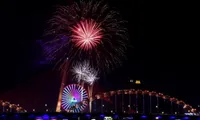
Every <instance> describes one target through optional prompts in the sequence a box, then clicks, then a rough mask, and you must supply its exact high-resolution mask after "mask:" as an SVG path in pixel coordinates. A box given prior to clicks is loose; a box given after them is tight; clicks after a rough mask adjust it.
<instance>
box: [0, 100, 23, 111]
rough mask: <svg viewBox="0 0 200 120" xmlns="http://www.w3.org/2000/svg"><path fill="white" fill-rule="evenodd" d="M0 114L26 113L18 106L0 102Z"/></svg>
mask: <svg viewBox="0 0 200 120" xmlns="http://www.w3.org/2000/svg"><path fill="white" fill-rule="evenodd" d="M1 112H17V113H22V112H26V110H24V109H23V108H22V107H20V106H19V105H16V104H11V103H10V102H8V101H3V100H0V113H1Z"/></svg>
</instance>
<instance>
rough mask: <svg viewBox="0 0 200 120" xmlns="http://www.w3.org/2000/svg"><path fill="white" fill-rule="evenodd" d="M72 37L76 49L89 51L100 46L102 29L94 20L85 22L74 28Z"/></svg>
mask: <svg viewBox="0 0 200 120" xmlns="http://www.w3.org/2000/svg"><path fill="white" fill-rule="evenodd" d="M71 37H72V41H73V42H74V43H75V46H76V47H78V48H80V49H83V50H89V49H92V48H95V47H96V46H97V45H98V44H100V42H101V38H102V29H101V28H100V24H98V23H96V22H95V21H94V20H83V21H80V22H79V23H78V24H76V25H75V26H74V27H73V28H72V35H71Z"/></svg>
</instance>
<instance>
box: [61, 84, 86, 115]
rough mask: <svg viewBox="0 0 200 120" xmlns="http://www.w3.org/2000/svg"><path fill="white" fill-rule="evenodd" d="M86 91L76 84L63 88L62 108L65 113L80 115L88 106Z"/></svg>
mask: <svg viewBox="0 0 200 120" xmlns="http://www.w3.org/2000/svg"><path fill="white" fill-rule="evenodd" d="M87 101H88V95H87V92H86V90H85V89H84V88H83V87H82V86H80V85H77V84H71V85H68V86H66V87H65V88H64V90H63V94H62V108H63V110H65V111H66V112H71V113H80V112H82V111H84V109H85V108H86V107H87V105H88V102H87Z"/></svg>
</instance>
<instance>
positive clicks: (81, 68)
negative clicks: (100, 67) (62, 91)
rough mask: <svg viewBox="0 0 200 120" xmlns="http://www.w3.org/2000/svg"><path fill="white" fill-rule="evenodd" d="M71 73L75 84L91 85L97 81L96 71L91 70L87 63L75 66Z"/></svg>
mask: <svg viewBox="0 0 200 120" xmlns="http://www.w3.org/2000/svg"><path fill="white" fill-rule="evenodd" d="M72 72H73V74H74V76H75V80H77V82H81V81H83V82H84V83H88V84H90V85H92V84H93V83H94V82H95V81H96V80H97V79H98V77H97V75H98V71H96V70H95V69H93V68H92V67H91V66H90V65H89V62H88V61H85V62H83V63H79V64H76V65H75V66H74V67H73V69H72Z"/></svg>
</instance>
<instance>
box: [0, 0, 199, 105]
mask: <svg viewBox="0 0 200 120" xmlns="http://www.w3.org/2000/svg"><path fill="white" fill-rule="evenodd" d="M66 1H70V0H66ZM112 1H114V2H111V3H112V6H113V7H116V8H117V9H118V10H119V11H120V12H121V14H122V16H123V18H124V19H125V20H127V21H128V26H129V27H128V29H129V34H130V41H131V44H132V46H133V48H131V49H130V50H129V51H128V60H127V61H125V62H124V66H123V67H121V68H119V69H117V70H115V71H114V72H113V73H112V74H110V75H109V76H108V77H107V79H106V81H105V80H104V81H102V82H101V84H104V87H106V88H105V89H107V88H109V89H121V88H120V87H123V88H126V87H127V86H126V85H127V82H128V81H129V79H130V78H132V79H141V80H142V81H143V82H144V84H145V85H146V89H150V90H156V91H159V92H163V93H166V94H169V95H171V96H175V97H177V98H180V99H183V100H184V101H186V102H187V103H190V104H192V105H197V104H200V102H199V101H200V94H199V90H198V87H199V83H200V82H199V79H200V77H199V72H200V69H199V67H200V64H199V60H200V59H199V36H198V33H197V30H198V28H199V27H197V25H196V24H197V15H196V13H195V12H196V9H195V4H191V3H178V4H177V3H155V4H154V3H146V2H145V1H143V0H142V1H141V0H140V1H139V0H112ZM63 3H65V0H63V1H62V0H55V1H46V2H43V3H42V2H41V1H39V0H29V1H25V0H19V1H14V0H13V1H9V2H8V3H6V4H5V6H4V7H5V8H3V14H2V17H1V21H2V22H1V28H0V29H1V34H2V35H1V48H0V49H1V64H2V65H1V70H2V72H1V83H0V89H1V90H0V93H5V92H7V91H15V89H19V87H20V88H21V86H32V85H33V83H35V85H36V86H35V89H37V84H40V82H41V79H42V78H43V77H41V76H44V75H46V76H49V75H48V74H47V73H48V71H51V66H36V65H35V58H36V57H38V56H39V55H40V54H41V52H39V51H40V50H36V48H38V47H37V45H36V44H35V41H36V40H38V39H40V38H41V36H42V34H43V30H44V28H45V23H46V21H47V20H48V19H49V18H50V17H51V14H52V11H53V7H52V6H53V5H55V4H63ZM46 79H47V77H46ZM55 79H56V78H55ZM47 81H48V80H47ZM113 82H115V83H116V84H115V85H113V84H111V83H113ZM111 85H112V86H113V88H111V87H110V86H111ZM143 89H145V88H143ZM32 92H34V91H32ZM27 94H28V93H27Z"/></svg>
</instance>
